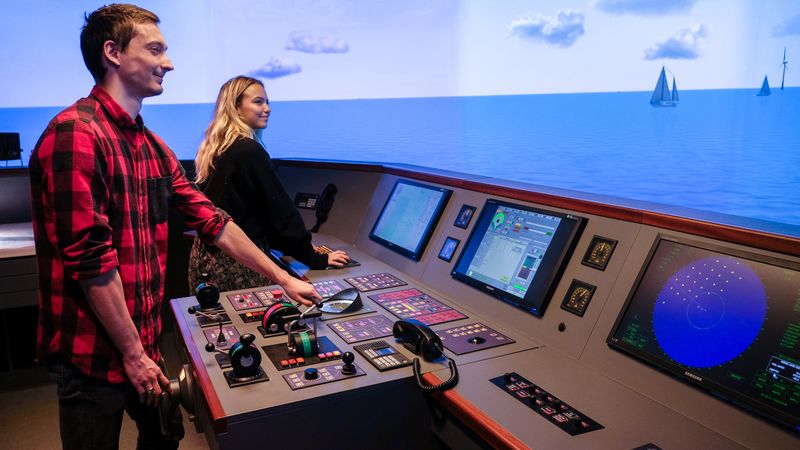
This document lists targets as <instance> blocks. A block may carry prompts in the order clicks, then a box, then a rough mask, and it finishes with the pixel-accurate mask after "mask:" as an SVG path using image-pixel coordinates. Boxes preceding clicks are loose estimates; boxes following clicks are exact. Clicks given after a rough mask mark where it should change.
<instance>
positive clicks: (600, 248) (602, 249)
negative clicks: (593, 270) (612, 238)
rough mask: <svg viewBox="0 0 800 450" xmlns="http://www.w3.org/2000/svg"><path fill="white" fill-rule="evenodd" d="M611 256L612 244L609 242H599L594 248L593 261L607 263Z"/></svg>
mask: <svg viewBox="0 0 800 450" xmlns="http://www.w3.org/2000/svg"><path fill="white" fill-rule="evenodd" d="M610 256H611V244H609V243H608V242H598V243H597V244H596V245H595V246H594V248H593V249H592V261H594V262H595V263H597V264H605V263H606V261H608V258H609V257H610Z"/></svg>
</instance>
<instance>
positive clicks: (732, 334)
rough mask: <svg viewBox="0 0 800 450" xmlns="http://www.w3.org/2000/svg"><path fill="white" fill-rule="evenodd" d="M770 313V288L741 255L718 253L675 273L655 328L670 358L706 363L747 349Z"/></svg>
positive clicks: (655, 312) (655, 313)
mask: <svg viewBox="0 0 800 450" xmlns="http://www.w3.org/2000/svg"><path fill="white" fill-rule="evenodd" d="M766 315H767V299H766V293H765V291H764V286H763V284H762V283H761V280H760V279H759V277H758V276H757V275H756V273H755V272H754V271H753V270H752V269H751V268H750V267H748V266H747V265H745V264H742V263H741V262H740V261H737V260H735V259H732V258H727V257H723V256H718V257H717V256H715V257H710V258H703V259H698V260H695V261H694V262H692V263H690V264H687V265H685V266H683V267H681V268H680V269H679V270H678V271H677V272H675V273H674V274H672V275H671V276H670V278H669V281H667V282H666V284H665V285H664V287H663V288H662V289H661V292H660V293H659V295H658V299H657V301H656V304H655V308H654V310H653V330H654V332H655V337H656V340H657V341H658V343H659V345H660V346H661V348H662V350H663V351H664V352H665V353H666V354H667V355H668V356H669V357H670V358H672V359H673V360H675V361H676V362H678V363H679V364H683V365H685V366H690V367H696V368H707V367H713V366H718V365H720V364H724V363H726V362H728V361H730V360H732V359H734V358H736V357H737V356H739V355H740V354H741V353H742V352H743V351H745V350H746V349H747V348H748V347H749V346H750V345H751V344H752V343H753V341H754V340H755V339H756V337H757V336H758V334H759V332H760V331H761V329H762V326H763V325H764V320H765V318H766Z"/></svg>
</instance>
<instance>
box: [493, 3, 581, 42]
mask: <svg viewBox="0 0 800 450" xmlns="http://www.w3.org/2000/svg"><path fill="white" fill-rule="evenodd" d="M583 19H584V16H583V13H580V12H578V11H570V10H564V11H559V12H558V13H557V14H556V15H555V16H553V17H551V16H545V15H543V14H538V13H537V14H534V13H527V14H525V15H524V16H522V17H520V18H519V19H517V20H515V21H513V22H511V25H510V26H509V28H510V29H511V33H512V34H516V35H517V36H520V37H522V38H530V39H535V40H540V41H544V42H545V43H547V44H550V45H555V46H557V47H569V46H571V45H572V44H574V43H575V41H576V40H577V39H578V38H579V37H580V36H581V35H583Z"/></svg>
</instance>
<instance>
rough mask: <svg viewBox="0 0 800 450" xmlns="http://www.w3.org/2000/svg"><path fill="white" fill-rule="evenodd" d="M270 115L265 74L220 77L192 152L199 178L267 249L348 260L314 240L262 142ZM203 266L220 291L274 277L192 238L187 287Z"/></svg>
mask: <svg viewBox="0 0 800 450" xmlns="http://www.w3.org/2000/svg"><path fill="white" fill-rule="evenodd" d="M269 114H270V108H269V99H268V98H267V93H266V91H265V90H264V84H263V83H262V82H261V81H259V80H257V79H255V78H250V77H245V76H238V77H236V78H233V79H230V80H228V81H227V82H226V83H225V84H223V85H222V87H221V88H220V90H219V96H218V97H217V104H216V106H215V108H214V118H213V120H212V121H211V124H209V126H208V129H207V130H206V134H205V139H203V142H202V143H201V144H200V149H199V150H198V152H197V157H196V158H195V168H196V170H197V183H198V185H200V186H202V188H203V191H204V192H205V194H206V195H207V196H208V197H209V198H210V199H211V201H212V202H214V204H215V205H217V206H218V207H220V208H222V209H224V210H225V211H226V212H227V213H228V214H230V215H231V216H232V217H233V220H234V222H236V223H237V224H238V225H239V226H240V227H241V228H242V229H243V230H244V231H245V233H247V235H248V236H249V237H250V239H252V240H253V242H255V243H256V245H258V246H259V247H260V248H261V249H262V250H263V251H264V252H267V251H269V249H270V248H274V249H277V250H280V251H281V252H283V253H284V254H287V255H291V256H292V257H294V258H295V259H297V260H299V261H300V262H302V263H304V264H305V265H307V266H309V267H310V268H312V269H324V268H325V267H327V266H329V265H330V266H343V265H344V264H347V262H348V261H349V259H350V258H349V257H348V256H347V254H346V253H345V252H343V251H334V252H331V253H328V254H322V253H318V252H317V251H315V249H314V246H313V245H312V244H311V234H310V233H309V232H308V231H306V228H305V224H304V223H303V219H302V218H301V217H300V213H298V211H297V209H296V208H295V207H294V204H293V203H292V201H291V199H290V198H289V195H288V194H287V193H286V190H285V189H284V188H283V186H282V185H281V183H280V180H279V179H278V174H277V173H276V170H275V167H274V166H273V164H272V161H271V160H270V157H269V154H268V153H267V152H266V150H265V149H264V147H263V146H262V144H261V143H260V140H261V133H262V131H263V130H264V128H266V127H267V121H268V119H269ZM202 273H208V274H209V275H210V279H211V280H212V281H213V282H214V284H216V285H217V287H219V289H220V290H221V291H230V290H236V289H246V288H251V287H256V286H265V285H268V284H273V283H272V280H269V279H267V278H264V277H263V276H261V275H260V274H258V273H256V272H253V271H252V270H250V269H248V268H247V267H244V266H242V265H240V264H239V263H237V262H236V261H235V260H233V259H231V258H229V257H228V256H227V255H225V254H224V253H223V252H221V251H219V249H217V248H216V247H214V246H210V245H207V244H204V243H203V242H202V241H201V240H199V239H195V242H194V245H193V246H192V251H191V254H190V256H189V286H190V287H194V286H197V284H199V283H200V281H201V280H200V274H202Z"/></svg>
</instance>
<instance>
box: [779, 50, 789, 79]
mask: <svg viewBox="0 0 800 450" xmlns="http://www.w3.org/2000/svg"><path fill="white" fill-rule="evenodd" d="M788 64H789V61H787V60H786V46H784V47H783V62H782V63H781V66H783V76H782V77H781V90H783V80H785V79H786V66H787V65H788Z"/></svg>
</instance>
